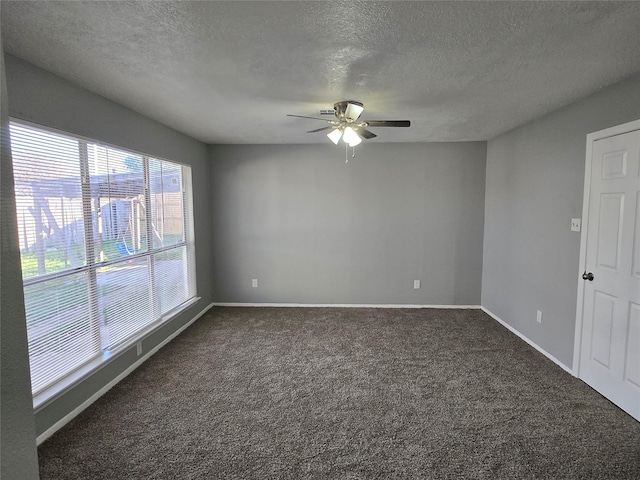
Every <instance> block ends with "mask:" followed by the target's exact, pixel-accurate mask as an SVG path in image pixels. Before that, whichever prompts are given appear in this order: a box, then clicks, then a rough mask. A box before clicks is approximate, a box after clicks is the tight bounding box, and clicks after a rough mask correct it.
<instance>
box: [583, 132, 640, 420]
mask: <svg viewBox="0 0 640 480" xmlns="http://www.w3.org/2000/svg"><path fill="white" fill-rule="evenodd" d="M591 146H592V148H591V151H592V156H591V180H590V189H589V205H588V219H587V232H586V237H587V238H586V260H585V264H584V265H585V267H586V271H585V275H583V280H582V281H583V282H584V283H583V285H584V291H583V306H582V314H583V317H582V338H581V346H580V364H579V377H580V378H581V379H582V380H584V381H585V382H586V383H587V384H589V385H590V386H591V387H593V388H594V389H596V390H597V391H598V392H600V393H601V394H602V395H604V396H605V397H607V398H608V399H609V400H611V401H612V402H613V403H615V404H616V405H618V406H619V407H620V408H622V409H623V410H625V411H626V412H628V413H629V414H630V415H631V416H633V417H634V418H636V419H638V420H640V130H635V131H632V132H628V133H623V134H619V135H615V136H610V137H607V138H602V139H599V140H595V141H593V143H592V144H591ZM590 275H593V278H592V279H591V278H590ZM585 277H586V278H585Z"/></svg>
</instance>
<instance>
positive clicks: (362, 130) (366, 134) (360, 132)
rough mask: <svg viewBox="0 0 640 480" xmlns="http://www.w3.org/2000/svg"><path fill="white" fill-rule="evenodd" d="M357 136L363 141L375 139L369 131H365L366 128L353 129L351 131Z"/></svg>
mask: <svg viewBox="0 0 640 480" xmlns="http://www.w3.org/2000/svg"><path fill="white" fill-rule="evenodd" d="M353 130H354V131H355V132H356V133H357V134H358V135H360V136H361V137H362V138H364V139H367V140H368V139H370V138H376V137H377V135H376V134H375V133H373V132H371V131H369V130H367V129H366V128H362V127H355V128H354V129H353Z"/></svg>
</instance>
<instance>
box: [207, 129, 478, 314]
mask: <svg viewBox="0 0 640 480" xmlns="http://www.w3.org/2000/svg"><path fill="white" fill-rule="evenodd" d="M344 155H345V151H344V148H341V147H336V146H335V145H333V144H332V143H331V142H329V141H328V140H327V142H326V144H320V145H318V144H316V145H244V146H242V145H232V146H229V145H227V146H215V147H213V148H212V159H213V171H212V181H211V193H212V195H213V223H214V225H215V232H216V233H215V235H214V242H213V252H214V261H215V267H214V270H215V284H214V287H215V298H216V301H218V302H245V303H260V302H276V303H307V304H309V303H310V304H405V305H406V304H411V305H415V304H419V305H478V304H479V302H480V282H481V272H482V234H483V214H484V210H483V204H484V177H485V157H486V144H485V142H467V143H424V144H416V143H413V144H382V143H366V142H365V143H363V144H361V145H360V146H358V147H357V149H356V158H355V159H350V161H349V163H348V164H345V161H344V159H345V157H344ZM252 278H257V279H258V281H259V287H258V288H251V279H252ZM414 280H421V282H422V285H421V288H420V289H419V290H414V289H413V281H414Z"/></svg>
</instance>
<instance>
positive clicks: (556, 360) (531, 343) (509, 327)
mask: <svg viewBox="0 0 640 480" xmlns="http://www.w3.org/2000/svg"><path fill="white" fill-rule="evenodd" d="M480 309H481V310H482V311H483V312H484V313H486V314H487V315H489V316H490V317H491V318H493V319H494V320H495V321H496V322H498V323H499V324H500V325H502V326H503V327H505V328H506V329H507V330H509V331H510V332H511V333H513V334H514V335H517V336H518V337H520V338H521V339H522V340H524V341H525V342H527V343H528V344H529V345H531V346H532V347H533V348H535V349H536V350H538V351H539V352H540V353H541V354H543V355H544V356H545V357H547V358H548V359H549V360H551V361H552V362H553V363H555V364H556V365H558V366H559V367H560V368H562V369H563V370H564V371H566V372H567V373H569V374H571V375H572V376H575V375H574V374H573V370H571V369H570V368H569V367H567V366H566V365H565V364H564V363H562V362H561V361H560V360H558V359H557V358H556V357H554V356H553V355H551V354H550V353H549V352H547V351H546V350H545V349H544V348H542V347H540V346H539V345H537V344H536V343H535V342H533V341H531V340H529V339H528V338H527V337H525V336H524V335H523V334H522V333H520V332H519V331H518V330H516V329H515V328H513V327H512V326H511V325H509V324H508V323H507V322H505V321H504V320H502V319H501V318H500V317H498V316H497V315H496V314H494V313H493V312H491V311H490V310H488V309H486V308H485V307H480Z"/></svg>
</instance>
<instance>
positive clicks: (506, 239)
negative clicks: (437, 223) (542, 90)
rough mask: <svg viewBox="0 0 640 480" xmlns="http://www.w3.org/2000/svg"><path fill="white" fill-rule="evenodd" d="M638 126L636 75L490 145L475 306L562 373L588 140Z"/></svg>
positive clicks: (569, 342) (570, 330)
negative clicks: (599, 133) (539, 317)
mask: <svg viewBox="0 0 640 480" xmlns="http://www.w3.org/2000/svg"><path fill="white" fill-rule="evenodd" d="M638 118H640V75H636V76H635V77H633V78H630V79H628V80H626V81H624V82H621V83H619V84H617V85H614V86H612V87H610V88H607V89H605V90H603V91H601V92H599V93H597V94H595V95H592V96H590V97H587V98H585V99H583V100H580V101H578V102H576V103H574V104H572V105H569V106H567V107H565V108H562V109H559V110H556V111H554V112H552V113H551V114H549V115H546V116H545V117H543V118H540V119H538V120H535V121H533V122H530V123H528V124H526V125H523V126H521V127H519V128H516V129H515V130H512V131H510V132H508V133H505V134H503V135H500V136H499V137H497V138H495V139H493V140H491V141H489V142H488V147H487V185H486V201H485V227H484V229H485V230H484V258H483V275H482V305H483V306H484V307H485V308H487V309H488V310H489V311H491V312H492V313H493V314H495V315H496V316H498V317H499V318H501V319H502V320H503V321H505V322H507V323H508V324H509V325H511V326H512V327H514V328H515V329H516V330H518V331H519V332H520V333H522V334H523V335H524V336H525V337H527V338H528V339H530V340H531V341H533V342H534V343H536V344H537V345H538V346H540V347H541V348H542V349H544V350H545V351H547V352H548V353H549V354H551V355H552V356H554V357H555V358H556V359H558V360H559V361H560V362H561V363H563V364H564V365H565V366H567V367H569V368H571V367H572V363H573V342H574V330H575V315H576V296H577V288H578V281H582V280H581V279H579V275H580V274H581V273H582V272H578V264H579V253H580V233H578V232H571V231H570V221H571V218H574V217H575V218H579V217H580V216H581V214H582V195H583V186H584V165H585V150H586V147H585V145H586V135H587V134H588V133H590V132H593V131H597V130H602V129H604V128H607V127H611V126H614V125H618V124H621V123H625V122H628V121H631V120H636V119H638ZM536 310H541V311H542V314H543V318H542V323H541V324H538V323H536Z"/></svg>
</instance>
